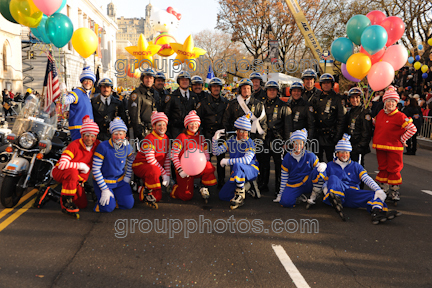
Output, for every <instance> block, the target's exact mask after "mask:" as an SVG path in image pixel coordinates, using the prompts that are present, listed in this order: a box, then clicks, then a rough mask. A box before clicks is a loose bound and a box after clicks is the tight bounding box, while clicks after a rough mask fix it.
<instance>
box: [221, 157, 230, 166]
mask: <svg viewBox="0 0 432 288" xmlns="http://www.w3.org/2000/svg"><path fill="white" fill-rule="evenodd" d="M228 160H229V158H224V159H222V160H221V161H220V165H221V167H225V166H226V165H228Z"/></svg>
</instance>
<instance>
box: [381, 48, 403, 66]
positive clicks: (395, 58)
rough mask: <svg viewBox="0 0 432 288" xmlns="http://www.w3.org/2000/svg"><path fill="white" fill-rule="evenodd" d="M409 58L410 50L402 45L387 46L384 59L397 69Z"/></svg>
mask: <svg viewBox="0 0 432 288" xmlns="http://www.w3.org/2000/svg"><path fill="white" fill-rule="evenodd" d="M407 60H408V51H407V49H406V48H405V47H404V46H402V45H392V46H390V47H388V48H387V50H386V52H385V54H384V57H383V58H382V61H384V62H387V63H389V64H390V65H392V66H393V69H394V70H395V71H397V70H399V69H400V68H402V67H403V66H404V65H405V64H406V62H407Z"/></svg>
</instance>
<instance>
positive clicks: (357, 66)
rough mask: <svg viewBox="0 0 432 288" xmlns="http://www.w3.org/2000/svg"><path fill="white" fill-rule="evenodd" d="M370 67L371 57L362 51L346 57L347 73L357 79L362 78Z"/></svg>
mask: <svg viewBox="0 0 432 288" xmlns="http://www.w3.org/2000/svg"><path fill="white" fill-rule="evenodd" d="M371 67H372V62H371V59H370V58H369V57H368V56H367V55H366V54H363V53H355V54H353V55H351V56H350V57H349V58H348V61H347V63H346V68H347V71H348V73H349V74H350V75H351V76H352V77H354V78H357V79H363V78H364V77H366V75H367V74H368V73H369V70H370V69H371Z"/></svg>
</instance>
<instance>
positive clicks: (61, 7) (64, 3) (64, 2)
mask: <svg viewBox="0 0 432 288" xmlns="http://www.w3.org/2000/svg"><path fill="white" fill-rule="evenodd" d="M66 2H67V0H63V2H62V4H61V6H60V8H59V9H58V10H57V11H56V12H55V13H60V11H61V10H62V9H63V8H64V7H65V5H66Z"/></svg>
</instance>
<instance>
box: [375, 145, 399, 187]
mask: <svg viewBox="0 0 432 288" xmlns="http://www.w3.org/2000/svg"><path fill="white" fill-rule="evenodd" d="M376 155H377V160H378V170H379V173H378V175H377V176H376V178H375V180H376V181H378V182H380V183H388V184H389V185H400V184H402V176H401V174H400V172H401V171H402V168H403V151H402V150H400V151H387V150H380V149H376Z"/></svg>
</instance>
